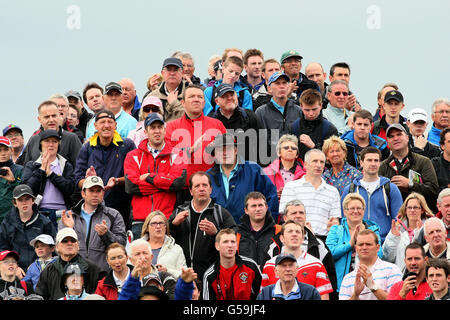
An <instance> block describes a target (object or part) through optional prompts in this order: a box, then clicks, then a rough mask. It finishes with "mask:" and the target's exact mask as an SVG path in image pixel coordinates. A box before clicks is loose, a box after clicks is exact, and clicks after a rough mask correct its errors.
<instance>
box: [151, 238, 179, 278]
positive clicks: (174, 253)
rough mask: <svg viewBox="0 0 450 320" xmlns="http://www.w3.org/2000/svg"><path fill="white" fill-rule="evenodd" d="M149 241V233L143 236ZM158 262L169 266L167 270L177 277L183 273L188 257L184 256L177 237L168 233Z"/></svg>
mask: <svg viewBox="0 0 450 320" xmlns="http://www.w3.org/2000/svg"><path fill="white" fill-rule="evenodd" d="M142 239H144V240H145V241H148V234H146V235H145V236H144V237H142ZM156 263H157V264H160V265H163V266H164V267H166V268H167V272H169V273H171V274H172V275H173V276H174V277H175V279H178V277H179V276H180V275H181V268H182V267H184V268H186V267H187V266H186V258H185V257H184V253H183V249H182V248H181V247H180V246H179V245H178V244H176V243H175V239H174V238H172V237H171V236H168V235H166V236H165V239H164V244H163V246H162V247H161V250H160V251H159V255H158V259H157V261H156Z"/></svg>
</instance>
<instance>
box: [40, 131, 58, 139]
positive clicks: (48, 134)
mask: <svg viewBox="0 0 450 320" xmlns="http://www.w3.org/2000/svg"><path fill="white" fill-rule="evenodd" d="M50 137H55V138H57V139H58V140H61V136H60V135H59V133H58V131H56V130H53V129H48V130H44V131H41V132H40V133H39V142H41V141H42V140H45V139H47V138H50Z"/></svg>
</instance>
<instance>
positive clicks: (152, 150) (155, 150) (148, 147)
mask: <svg viewBox="0 0 450 320" xmlns="http://www.w3.org/2000/svg"><path fill="white" fill-rule="evenodd" d="M165 145H166V144H165V143H164V144H163V146H162V148H161V150H158V149H153V148H152V147H150V144H149V143H147V150H148V152H150V153H151V154H152V155H153V156H154V157H156V156H157V155H158V154H159V153H160V152H161V151H162V150H163V149H164V146H165Z"/></svg>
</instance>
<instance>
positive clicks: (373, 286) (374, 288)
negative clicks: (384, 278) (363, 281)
mask: <svg viewBox="0 0 450 320" xmlns="http://www.w3.org/2000/svg"><path fill="white" fill-rule="evenodd" d="M367 288H369V290H370V291H372V292H373V291H377V290H378V289H379V288H378V286H377V284H376V283H375V281H373V280H372V282H371V283H370V284H367Z"/></svg>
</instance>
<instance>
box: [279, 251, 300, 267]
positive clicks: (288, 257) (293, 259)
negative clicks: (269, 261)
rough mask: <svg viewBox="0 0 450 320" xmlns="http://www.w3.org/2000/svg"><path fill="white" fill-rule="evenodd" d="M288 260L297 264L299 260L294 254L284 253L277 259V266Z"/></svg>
mask: <svg viewBox="0 0 450 320" xmlns="http://www.w3.org/2000/svg"><path fill="white" fill-rule="evenodd" d="M286 259H288V260H292V261H295V262H297V259H295V257H294V256H293V255H292V254H290V253H288V254H286V253H282V254H280V255H278V256H277V257H276V258H275V265H276V266H277V265H279V264H280V263H281V262H283V261H284V260H286Z"/></svg>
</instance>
